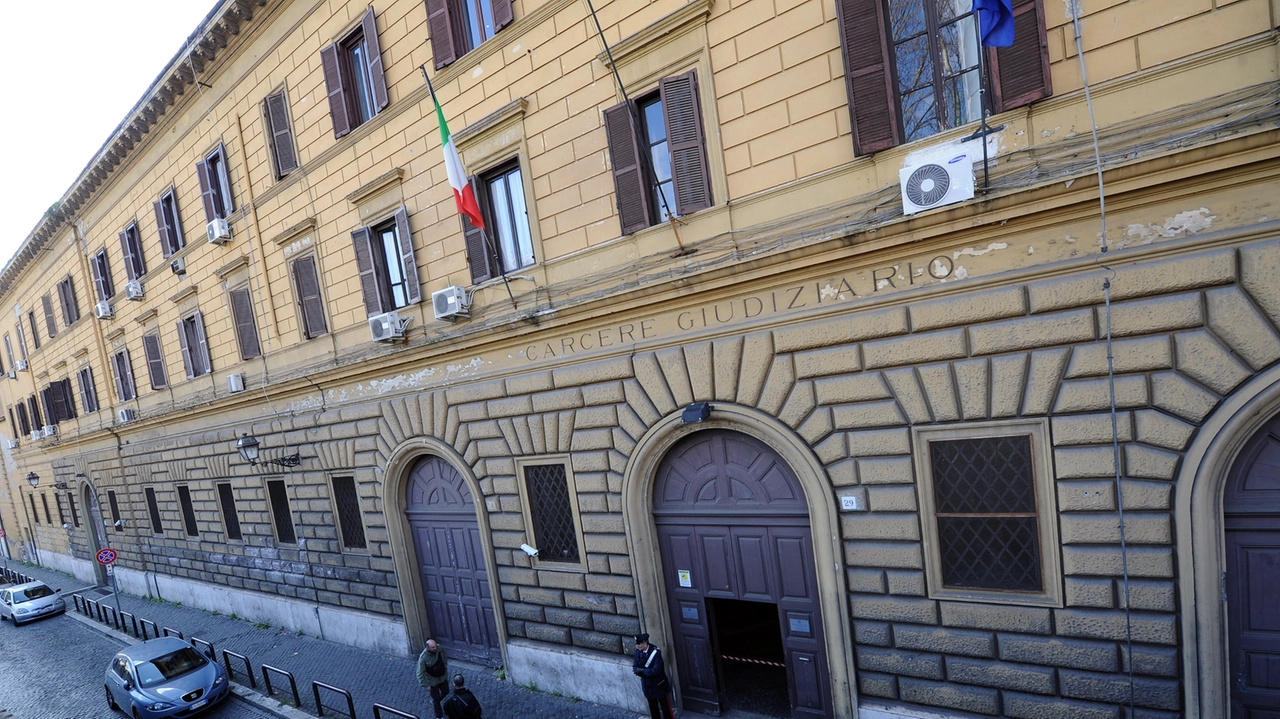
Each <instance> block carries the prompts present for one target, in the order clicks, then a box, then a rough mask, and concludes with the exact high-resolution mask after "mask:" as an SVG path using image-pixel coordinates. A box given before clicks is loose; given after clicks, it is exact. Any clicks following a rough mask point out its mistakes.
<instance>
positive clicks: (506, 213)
mask: <svg viewBox="0 0 1280 719" xmlns="http://www.w3.org/2000/svg"><path fill="white" fill-rule="evenodd" d="M470 183H471V186H472V187H473V188H475V197H476V204H477V205H479V207H480V213H481V216H482V217H484V218H485V225H486V227H485V228H484V229H483V230H481V229H480V228H477V227H475V226H473V225H472V224H471V222H470V221H469V220H467V218H466V216H465V215H463V216H462V227H463V231H464V237H465V238H466V246H467V263H468V264H469V265H470V267H471V281H472V282H480V281H483V280H486V279H489V278H491V277H494V276H496V275H500V274H505V273H507V272H514V271H515V270H518V269H521V268H523V267H528V266H530V265H532V264H533V263H534V262H535V258H534V255H533V238H532V236H531V235H530V232H529V213H528V209H527V207H526V204H525V194H524V179H523V174H522V173H521V171H520V163H519V160H518V159H516V160H511V161H509V162H505V163H503V164H502V165H500V166H498V167H497V168H496V169H493V170H489V171H487V172H485V173H484V174H483V175H480V176H476V177H472V178H471V179H470Z"/></svg>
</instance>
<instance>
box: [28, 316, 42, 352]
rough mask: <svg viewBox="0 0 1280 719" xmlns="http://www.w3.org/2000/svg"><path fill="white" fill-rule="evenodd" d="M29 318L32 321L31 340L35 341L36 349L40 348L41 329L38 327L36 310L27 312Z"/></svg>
mask: <svg viewBox="0 0 1280 719" xmlns="http://www.w3.org/2000/svg"><path fill="white" fill-rule="evenodd" d="M27 319H28V320H29V321H30V322H31V341H32V342H34V343H35V346H36V349H40V330H39V329H38V328H37V327H36V312H35V310H31V311H30V312H28V313H27Z"/></svg>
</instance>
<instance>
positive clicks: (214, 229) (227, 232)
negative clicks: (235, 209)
mask: <svg viewBox="0 0 1280 719" xmlns="http://www.w3.org/2000/svg"><path fill="white" fill-rule="evenodd" d="M204 229H205V232H207V233H208V235H209V244H211V245H221V244H222V243H224V242H226V241H227V240H230V239H231V225H230V224H228V223H227V221H226V220H224V219H222V218H221V217H215V218H214V219H212V220H210V221H209V224H207V225H205V226H204Z"/></svg>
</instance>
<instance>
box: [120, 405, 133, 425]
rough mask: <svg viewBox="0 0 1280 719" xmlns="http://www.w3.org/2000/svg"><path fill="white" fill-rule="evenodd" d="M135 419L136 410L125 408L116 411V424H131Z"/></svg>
mask: <svg viewBox="0 0 1280 719" xmlns="http://www.w3.org/2000/svg"><path fill="white" fill-rule="evenodd" d="M137 418H138V410H136V409H133V408H132V407H125V408H124V409H120V410H116V422H118V423H120V424H124V423H125V422H132V421H133V420H135V419H137Z"/></svg>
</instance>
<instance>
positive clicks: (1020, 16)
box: [840, 0, 1051, 155]
mask: <svg viewBox="0 0 1280 719" xmlns="http://www.w3.org/2000/svg"><path fill="white" fill-rule="evenodd" d="M1013 5H1014V10H1013V16H1014V28H1015V40H1014V44H1013V46H1012V47H1007V48H996V49H994V51H990V50H988V51H987V52H988V55H987V57H988V58H989V64H990V74H989V76H990V78H991V81H992V88H991V89H992V92H991V93H990V96H991V98H990V100H991V106H990V109H991V110H992V111H993V112H1003V111H1005V110H1011V109H1013V108H1015V107H1021V106H1023V105H1027V104H1029V103H1031V102H1033V101H1035V100H1039V99H1040V98H1043V97H1048V96H1049V94H1050V92H1051V88H1050V82H1049V57H1048V49H1047V48H1048V43H1047V42H1046V39H1045V27H1044V10H1043V8H1042V0H1014V2H1013ZM970 6H971V3H970V1H969V0H847V1H846V2H842V3H841V4H840V23H841V45H842V48H843V50H844V63H845V81H846V89H847V91H848V93H849V109H850V112H851V114H852V117H853V136H854V147H855V149H856V151H857V153H858V154H860V155H862V154H869V153H872V152H877V151H879V150H883V149H886V148H889V147H893V146H895V145H899V144H902V143H903V142H910V141H912V140H915V139H919V138H921V137H926V136H928V135H932V134H935V133H937V132H940V131H942V130H946V129H949V128H952V127H958V126H960V125H963V124H965V123H968V122H972V121H976V120H978V119H979V117H980V115H981V111H982V107H981V102H982V98H981V95H980V93H979V90H980V83H979V74H978V66H979V65H978V54H979V52H982V51H983V50H982V48H980V47H979V42H978V35H977V21H976V19H975V17H974V15H973V14H972V13H971V12H970Z"/></svg>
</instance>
